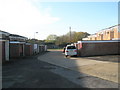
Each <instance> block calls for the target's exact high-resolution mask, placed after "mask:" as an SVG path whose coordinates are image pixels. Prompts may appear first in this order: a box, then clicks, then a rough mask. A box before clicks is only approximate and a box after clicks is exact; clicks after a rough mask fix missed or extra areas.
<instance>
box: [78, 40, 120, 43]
mask: <svg viewBox="0 0 120 90" xmlns="http://www.w3.org/2000/svg"><path fill="white" fill-rule="evenodd" d="M101 42H104V43H105V42H120V40H95V41H94V40H92V41H87V40H86V41H78V43H101Z"/></svg>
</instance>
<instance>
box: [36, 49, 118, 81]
mask: <svg viewBox="0 0 120 90" xmlns="http://www.w3.org/2000/svg"><path fill="white" fill-rule="evenodd" d="M117 56H118V55H117ZM117 56H116V55H112V56H104V57H106V59H105V58H102V59H101V60H100V59H98V58H97V57H98V56H97V57H68V58H65V57H64V55H63V54H62V52H61V51H50V52H49V53H48V54H45V55H43V56H42V57H40V58H38V59H39V60H41V61H44V62H48V63H51V64H53V65H57V66H60V67H64V68H67V69H70V70H74V71H77V72H81V73H84V74H88V75H91V76H95V77H98V78H101V79H105V80H108V81H112V82H115V83H119V79H118V78H119V77H118V76H119V75H120V73H119V72H118V65H119V64H120V63H118V62H117V60H118V59H117V58H116V59H117V60H115V61H116V62H114V61H112V60H113V58H111V57H117ZM100 57H103V56H99V58H100ZM93 58H94V59H93ZM95 58H97V59H96V60H95Z"/></svg>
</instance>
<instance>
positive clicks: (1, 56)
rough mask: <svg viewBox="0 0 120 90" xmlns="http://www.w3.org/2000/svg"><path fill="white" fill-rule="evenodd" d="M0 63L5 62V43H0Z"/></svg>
mask: <svg viewBox="0 0 120 90" xmlns="http://www.w3.org/2000/svg"><path fill="white" fill-rule="evenodd" d="M0 60H1V61H0V62H1V63H2V62H5V42H4V41H0Z"/></svg>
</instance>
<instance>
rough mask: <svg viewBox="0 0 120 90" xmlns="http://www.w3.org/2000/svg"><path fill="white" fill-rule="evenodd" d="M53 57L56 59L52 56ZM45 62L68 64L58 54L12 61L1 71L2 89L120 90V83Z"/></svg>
mask: <svg viewBox="0 0 120 90" xmlns="http://www.w3.org/2000/svg"><path fill="white" fill-rule="evenodd" d="M51 53H52V54H54V55H51ZM46 58H47V59H48V60H53V59H56V60H62V59H63V60H66V58H64V55H63V54H62V53H61V52H59V51H52V52H47V53H45V54H43V55H37V56H33V57H29V58H24V59H16V60H12V61H11V62H10V63H7V64H5V65H3V67H2V87H3V88H118V84H117V83H114V82H111V81H108V80H104V79H101V78H97V77H93V76H90V75H87V74H84V73H80V72H76V71H74V70H70V69H68V68H64V67H60V66H58V65H54V64H50V63H47V62H44V60H45V59H46ZM67 59H69V58H67ZM58 64H59V62H58ZM64 64H66V63H64Z"/></svg>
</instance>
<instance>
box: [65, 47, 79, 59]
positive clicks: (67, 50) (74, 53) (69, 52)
mask: <svg viewBox="0 0 120 90" xmlns="http://www.w3.org/2000/svg"><path fill="white" fill-rule="evenodd" d="M65 56H66V57H67V56H77V49H76V47H75V46H73V45H67V46H66V48H65Z"/></svg>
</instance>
